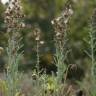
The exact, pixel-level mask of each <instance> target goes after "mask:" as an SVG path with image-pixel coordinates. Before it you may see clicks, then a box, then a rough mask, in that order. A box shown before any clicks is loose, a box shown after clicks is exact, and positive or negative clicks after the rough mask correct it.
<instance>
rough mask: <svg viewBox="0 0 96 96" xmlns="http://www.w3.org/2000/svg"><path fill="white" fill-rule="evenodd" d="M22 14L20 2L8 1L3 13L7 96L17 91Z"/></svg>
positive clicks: (11, 95) (20, 54) (17, 0)
mask: <svg viewBox="0 0 96 96" xmlns="http://www.w3.org/2000/svg"><path fill="white" fill-rule="evenodd" d="M22 17H24V15H23V14H22V10H21V6H20V0H10V2H9V4H8V7H7V9H6V11H5V24H6V27H7V33H8V36H9V37H8V47H7V55H8V62H7V68H6V69H7V72H6V84H7V89H8V90H7V96H15V94H16V93H17V92H19V91H20V89H19V84H18V83H19V77H20V74H19V73H18V64H19V61H20V58H21V56H22V52H20V49H21V48H22V45H21V44H20V42H21V39H22V38H21V37H20V33H19V32H20V30H21V28H22V27H24V26H25V25H24V23H23V22H22Z"/></svg>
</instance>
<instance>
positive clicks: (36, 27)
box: [33, 25, 44, 45]
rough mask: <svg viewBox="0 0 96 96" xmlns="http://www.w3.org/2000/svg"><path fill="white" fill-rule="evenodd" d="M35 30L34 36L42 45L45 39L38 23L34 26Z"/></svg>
mask: <svg viewBox="0 0 96 96" xmlns="http://www.w3.org/2000/svg"><path fill="white" fill-rule="evenodd" d="M33 31H34V37H35V40H36V42H38V43H39V44H41V45H42V44H44V41H43V40H42V36H41V35H42V34H41V30H40V28H39V27H38V25H35V26H34V29H33Z"/></svg>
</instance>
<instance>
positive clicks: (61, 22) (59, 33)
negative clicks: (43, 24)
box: [51, 5, 73, 40]
mask: <svg viewBox="0 0 96 96" xmlns="http://www.w3.org/2000/svg"><path fill="white" fill-rule="evenodd" d="M72 14H73V10H72V7H71V5H69V6H67V7H65V9H64V11H63V12H62V14H61V15H60V16H59V17H57V18H56V19H54V20H53V21H52V22H51V23H52V25H53V27H54V30H55V38H56V39H57V40H62V39H63V38H64V35H65V34H66V29H67V24H68V22H69V19H70V17H71V15H72Z"/></svg>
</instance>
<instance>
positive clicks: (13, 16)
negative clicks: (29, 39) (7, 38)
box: [5, 0, 25, 32]
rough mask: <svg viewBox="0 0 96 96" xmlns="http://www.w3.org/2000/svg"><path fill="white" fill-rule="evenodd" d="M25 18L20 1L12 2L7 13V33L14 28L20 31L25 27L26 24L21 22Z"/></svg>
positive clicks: (14, 0) (11, 0)
mask: <svg viewBox="0 0 96 96" xmlns="http://www.w3.org/2000/svg"><path fill="white" fill-rule="evenodd" d="M23 17H24V15H23V13H22V8H21V6H20V0H10V2H9V5H8V7H7V9H6V11H5V23H6V26H7V29H8V30H7V31H8V32H11V31H12V28H14V29H17V28H18V29H20V28H22V27H25V24H24V23H23V22H21V20H22V18H23Z"/></svg>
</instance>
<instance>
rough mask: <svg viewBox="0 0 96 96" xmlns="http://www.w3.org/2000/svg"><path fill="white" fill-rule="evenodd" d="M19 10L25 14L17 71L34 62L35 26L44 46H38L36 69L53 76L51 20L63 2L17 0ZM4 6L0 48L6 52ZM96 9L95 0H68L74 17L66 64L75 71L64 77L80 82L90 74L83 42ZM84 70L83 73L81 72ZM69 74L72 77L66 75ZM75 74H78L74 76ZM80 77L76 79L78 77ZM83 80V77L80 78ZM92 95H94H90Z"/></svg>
mask: <svg viewBox="0 0 96 96" xmlns="http://www.w3.org/2000/svg"><path fill="white" fill-rule="evenodd" d="M21 1H22V8H23V12H24V14H25V17H24V21H23V22H24V23H25V24H26V29H22V30H21V32H20V34H21V37H23V40H22V42H23V44H24V46H23V47H22V48H21V50H24V56H23V57H22V60H21V62H20V65H19V70H23V71H29V70H30V69H33V68H34V66H35V65H36V63H37V58H36V56H37V49H36V42H35V39H36V38H34V33H33V31H34V26H35V25H36V26H38V28H40V30H41V36H42V41H43V42H44V44H42V45H41V46H40V52H39V55H40V66H41V67H45V68H47V69H48V70H47V72H48V74H50V70H53V71H54V72H55V73H56V70H57V69H56V66H54V63H53V55H54V53H55V46H54V39H53V37H54V28H53V26H52V24H51V21H52V20H53V19H54V18H55V17H58V16H59V15H60V14H61V12H62V11H63V9H64V6H65V4H66V2H67V0H21ZM7 5H8V4H7V3H6V5H3V4H2V3H0V46H1V47H3V48H4V50H5V49H6V46H7V40H8V34H7V33H6V26H5V22H4V12H5V10H6V8H7ZM95 7H96V1H95V0H72V8H73V10H74V14H73V16H72V18H71V20H70V23H69V26H68V39H69V41H68V47H69V49H70V54H69V55H68V58H67V60H66V61H65V62H66V63H67V64H73V65H74V64H76V65H77V66H79V67H78V70H79V71H77V74H76V72H73V73H72V70H69V71H70V72H68V74H69V75H68V76H69V77H68V78H70V79H72V80H73V79H74V78H75V79H76V80H78V79H79V80H83V78H84V76H85V73H88V72H90V63H91V60H90V59H89V57H88V54H86V52H85V50H86V51H89V47H88V44H87V43H86V40H89V30H90V27H89V25H90V20H91V16H92V14H93V11H94V9H95ZM94 58H95V57H94ZM5 61H6V53H5V51H4V52H3V54H0V71H1V72H2V70H3V69H4V68H5V66H6V63H5ZM85 69H86V70H85ZM70 73H72V74H70ZM78 74H79V75H78ZM79 77H80V78H79ZM82 77H83V78H82ZM92 96H93V95H92ZM94 96H95V95H94Z"/></svg>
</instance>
